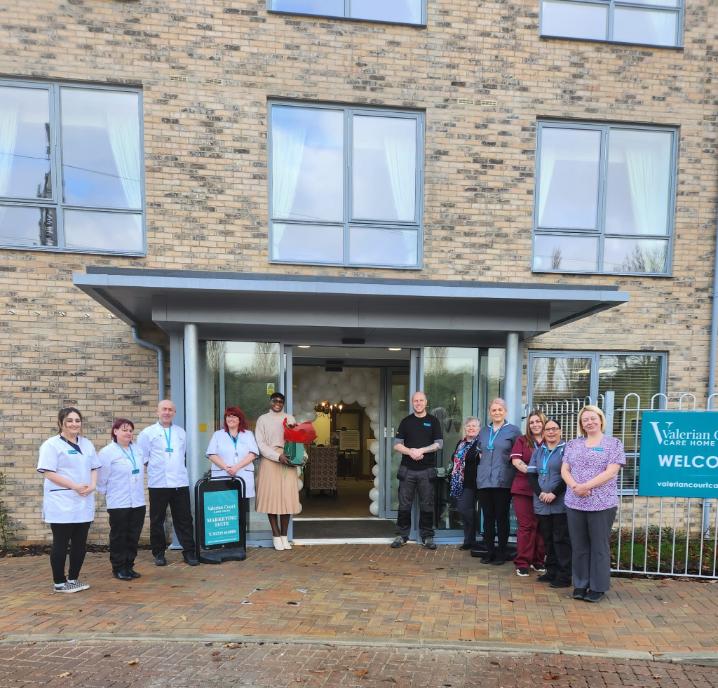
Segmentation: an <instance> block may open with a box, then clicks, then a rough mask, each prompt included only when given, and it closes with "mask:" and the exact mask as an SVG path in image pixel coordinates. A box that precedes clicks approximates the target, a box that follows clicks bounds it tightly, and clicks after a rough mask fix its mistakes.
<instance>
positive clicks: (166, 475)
mask: <svg viewBox="0 0 718 688" xmlns="http://www.w3.org/2000/svg"><path fill="white" fill-rule="evenodd" d="M176 413H177V409H176V407H175V405H174V403H173V402H172V401H170V400H169V399H164V400H162V401H160V403H159V404H158V405H157V418H158V422H157V423H155V424H154V425H150V426H149V427H147V428H145V429H144V430H143V431H142V432H141V433H140V434H139V437H138V438H137V446H138V448H139V450H140V454H141V455H142V460H143V463H144V464H145V465H146V466H147V487H148V488H149V489H148V492H149V496H150V545H151V546H152V555H153V556H154V558H155V564H156V565H157V566H166V565H167V559H165V549H167V540H166V538H165V518H166V516H167V507H168V506H169V508H170V511H171V513H172V524H173V526H174V530H175V533H176V534H177V539H178V540H179V541H180V544H181V545H182V556H183V558H184V560H185V562H186V563H187V564H189V565H190V566H197V565H198V564H199V561H198V560H197V555H196V550H195V543H194V528H193V525H192V507H191V505H190V498H189V476H188V474H187V466H186V463H185V446H186V437H185V431H184V430H183V429H182V428H181V427H179V425H175V424H174V423H173V422H172V421H173V420H174V417H175V414H176Z"/></svg>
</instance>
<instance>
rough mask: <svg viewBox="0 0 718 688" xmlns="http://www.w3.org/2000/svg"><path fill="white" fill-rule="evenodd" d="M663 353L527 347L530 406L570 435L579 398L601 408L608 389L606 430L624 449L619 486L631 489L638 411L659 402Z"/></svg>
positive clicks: (638, 437) (638, 439) (637, 449)
mask: <svg viewBox="0 0 718 688" xmlns="http://www.w3.org/2000/svg"><path fill="white" fill-rule="evenodd" d="M665 365H666V356H665V354H661V353H639V352H634V353H614V352H605V353H601V352H596V353H593V352H590V353H589V352H544V351H531V352H529V390H530V399H529V401H530V404H529V407H530V408H541V409H542V410H543V411H544V412H545V413H547V414H548V415H550V416H552V417H555V418H556V419H557V420H558V421H559V422H560V423H561V426H562V428H563V437H564V439H572V438H574V437H575V436H576V426H577V422H578V412H579V411H580V410H581V408H582V407H583V405H584V404H585V403H589V402H590V403H594V404H597V405H598V406H599V407H601V408H603V409H606V404H605V398H606V392H609V391H612V392H613V393H614V413H613V427H612V434H613V436H614V437H618V438H619V439H620V440H621V441H622V442H623V446H624V448H625V450H626V459H627V463H626V467H625V468H624V469H623V471H622V476H621V479H620V486H619V487H620V489H621V490H626V491H630V490H635V488H636V486H637V482H636V480H637V476H638V459H639V452H640V446H641V413H642V412H643V411H644V410H646V409H650V408H652V407H654V408H661V405H662V404H661V399H660V398H658V399H656V400H655V402H654V403H652V397H653V396H654V395H656V394H660V393H665V374H666V371H665Z"/></svg>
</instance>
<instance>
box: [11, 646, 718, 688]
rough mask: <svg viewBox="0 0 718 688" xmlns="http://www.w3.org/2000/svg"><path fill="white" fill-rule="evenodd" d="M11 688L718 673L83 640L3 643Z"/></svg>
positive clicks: (656, 686) (371, 685)
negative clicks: (25, 687) (27, 687)
mask: <svg viewBox="0 0 718 688" xmlns="http://www.w3.org/2000/svg"><path fill="white" fill-rule="evenodd" d="M0 672H2V676H3V683H2V685H3V686H5V687H7V688H11V687H12V688H15V687H17V686H38V685H39V686H50V687H52V686H63V687H65V688H68V687H69V686H82V687H83V688H94V687H96V686H97V687H101V688H130V687H134V686H141V687H142V688H154V687H158V686H172V688H190V687H191V688H195V687H196V686H198V685H201V686H202V688H214V687H217V688H219V687H220V686H256V687H257V688H259V687H265V686H266V687H268V688H284V687H290V686H310V687H312V688H320V687H325V686H326V687H327V688H345V687H346V688H349V687H350V686H357V687H361V688H379V687H381V688H404V687H409V686H411V688H422V687H426V688H438V687H443V688H462V687H463V686H467V687H468V686H482V687H487V688H494V687H498V686H505V687H506V688H509V687H510V686H521V687H524V688H529V687H530V688H536V687H537V686H547V685H550V686H567V687H571V688H604V687H605V686H615V687H617V686H625V687H626V688H630V687H633V686H636V687H640V688H669V687H670V688H676V687H680V688H708V687H709V686H718V669H716V668H710V667H702V666H683V665H674V664H668V663H662V662H654V661H640V660H630V661H629V660H614V659H601V658H595V657H580V656H573V657H569V656H565V655H553V656H551V655H518V656H506V655H499V656H496V657H492V656H487V655H486V654H483V653H480V652H476V651H471V650H437V649H431V648H413V649H406V648H401V649H397V648H389V647H378V648H376V647H375V648H365V647H364V648H357V647H353V646H340V647H331V646H328V645H322V644H310V645H298V644H292V643H264V644H257V643H217V642H215V643H197V642H194V643H191V642H123V641H81V642H59V643H47V642H37V643H21V644H16V643H11V644H0Z"/></svg>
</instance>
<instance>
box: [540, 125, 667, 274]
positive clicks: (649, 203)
mask: <svg viewBox="0 0 718 688" xmlns="http://www.w3.org/2000/svg"><path fill="white" fill-rule="evenodd" d="M677 138H678V137H677V132H676V131H675V130H673V129H664V128H657V127H656V128H644V127H634V126H627V125H600V124H576V123H568V122H540V123H539V129H538V150H537V156H536V157H537V175H536V193H535V197H534V257H533V269H534V270H535V271H540V272H608V273H626V274H629V273H648V274H666V273H668V272H669V263H670V260H669V256H670V242H671V236H672V234H673V214H674V196H675V169H676V149H677Z"/></svg>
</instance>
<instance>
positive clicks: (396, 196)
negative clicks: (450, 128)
mask: <svg viewBox="0 0 718 688" xmlns="http://www.w3.org/2000/svg"><path fill="white" fill-rule="evenodd" d="M421 139H422V119H421V115H419V114H418V113H410V112H393V111H392V112H390V111H384V110H364V109H353V108H339V107H329V106H327V107H323V106H322V107H319V106H317V107H314V106H299V105H288V104H276V103H275V104H272V105H271V143H270V145H271V152H270V167H271V173H270V188H271V193H270V197H271V209H270V213H271V239H270V243H271V248H270V253H271V258H272V260H275V261H278V262H282V263H320V264H329V265H362V266H377V267H400V268H417V267H419V264H420V260H421V251H420V246H421V243H420V239H421V209H422V203H421V177H420V173H419V170H421V168H422V165H421V159H420V154H421V148H420V145H419V142H420V141H421Z"/></svg>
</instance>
